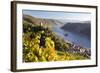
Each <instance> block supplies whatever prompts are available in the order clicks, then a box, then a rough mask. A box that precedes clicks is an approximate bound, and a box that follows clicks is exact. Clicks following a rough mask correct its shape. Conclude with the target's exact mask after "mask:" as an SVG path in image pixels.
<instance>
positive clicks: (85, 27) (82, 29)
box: [61, 21, 91, 37]
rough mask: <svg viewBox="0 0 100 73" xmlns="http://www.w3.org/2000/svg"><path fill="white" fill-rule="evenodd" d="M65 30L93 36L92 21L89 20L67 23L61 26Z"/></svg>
mask: <svg viewBox="0 0 100 73" xmlns="http://www.w3.org/2000/svg"><path fill="white" fill-rule="evenodd" d="M61 28H62V29H63V30H65V31H70V32H74V33H78V34H81V35H84V36H87V37H90V36H91V23H90V22H89V21H86V22H82V23H81V22H78V23H66V24H65V25H64V26H62V27H61Z"/></svg>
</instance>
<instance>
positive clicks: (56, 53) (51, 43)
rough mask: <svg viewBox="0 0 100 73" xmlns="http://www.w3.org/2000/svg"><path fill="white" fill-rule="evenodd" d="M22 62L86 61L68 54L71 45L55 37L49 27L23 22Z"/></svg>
mask: <svg viewBox="0 0 100 73" xmlns="http://www.w3.org/2000/svg"><path fill="white" fill-rule="evenodd" d="M22 38H23V62H49V61H64V60H84V59H88V58H87V57H86V56H84V55H82V54H80V53H72V52H69V51H68V50H70V45H71V43H68V42H65V41H64V40H63V39H61V38H59V37H58V36H56V34H55V33H54V32H52V31H51V30H50V28H49V27H45V26H43V25H40V24H38V25H37V24H29V23H28V22H27V21H23V37H22Z"/></svg>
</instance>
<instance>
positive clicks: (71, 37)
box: [52, 27, 91, 48]
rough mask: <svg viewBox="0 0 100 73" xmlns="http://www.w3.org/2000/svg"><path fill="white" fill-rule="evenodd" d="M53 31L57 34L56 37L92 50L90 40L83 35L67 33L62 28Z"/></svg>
mask: <svg viewBox="0 0 100 73" xmlns="http://www.w3.org/2000/svg"><path fill="white" fill-rule="evenodd" d="M52 30H53V31H54V32H55V33H56V35H58V36H60V37H61V38H63V39H64V40H68V41H70V42H72V43H74V44H76V45H80V46H82V47H84V48H90V46H91V42H90V40H89V39H88V38H87V37H85V36H83V35H80V34H76V33H74V32H68V31H67V32H65V31H63V30H62V29H61V28H60V27H54V28H53V29H52Z"/></svg>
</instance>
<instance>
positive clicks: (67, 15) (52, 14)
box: [23, 10, 91, 21]
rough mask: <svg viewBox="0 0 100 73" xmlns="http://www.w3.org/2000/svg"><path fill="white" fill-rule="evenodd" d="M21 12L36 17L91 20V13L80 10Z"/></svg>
mask: <svg viewBox="0 0 100 73" xmlns="http://www.w3.org/2000/svg"><path fill="white" fill-rule="evenodd" d="M23 14H27V15H31V16H33V17H38V18H47V19H67V20H79V21H90V20H91V13H82V12H61V11H57V12H56V11H39V10H23Z"/></svg>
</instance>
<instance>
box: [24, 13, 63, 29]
mask: <svg viewBox="0 0 100 73" xmlns="http://www.w3.org/2000/svg"><path fill="white" fill-rule="evenodd" d="M23 20H24V21H27V22H28V23H30V24H34V25H40V24H41V23H42V24H43V26H48V27H52V26H60V25H61V24H63V23H62V22H60V21H59V20H56V19H43V18H37V17H33V16H30V15H25V14H24V15H23Z"/></svg>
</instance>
